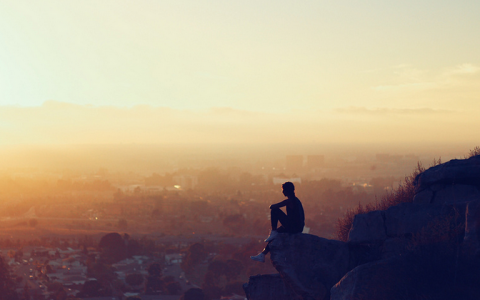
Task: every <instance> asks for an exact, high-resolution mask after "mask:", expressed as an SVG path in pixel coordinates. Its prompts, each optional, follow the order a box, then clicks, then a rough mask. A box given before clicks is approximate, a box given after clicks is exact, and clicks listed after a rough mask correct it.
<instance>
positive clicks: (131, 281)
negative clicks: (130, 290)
mask: <svg viewBox="0 0 480 300" xmlns="http://www.w3.org/2000/svg"><path fill="white" fill-rule="evenodd" d="M143 281H144V278H143V275H142V274H140V273H133V274H128V275H127V276H126V277H125V282H126V283H127V284H128V285H130V286H136V285H140V284H142V283H143Z"/></svg>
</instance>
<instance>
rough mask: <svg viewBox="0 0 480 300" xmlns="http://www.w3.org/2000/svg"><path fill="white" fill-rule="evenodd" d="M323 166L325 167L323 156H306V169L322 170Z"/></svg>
mask: <svg viewBox="0 0 480 300" xmlns="http://www.w3.org/2000/svg"><path fill="white" fill-rule="evenodd" d="M323 166H325V156H323V155H307V168H308V169H309V170H312V169H318V168H322V167H323Z"/></svg>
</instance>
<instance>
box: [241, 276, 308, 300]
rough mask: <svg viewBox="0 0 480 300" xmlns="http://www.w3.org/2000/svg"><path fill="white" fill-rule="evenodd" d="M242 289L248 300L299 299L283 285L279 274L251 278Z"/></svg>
mask: <svg viewBox="0 0 480 300" xmlns="http://www.w3.org/2000/svg"><path fill="white" fill-rule="evenodd" d="M243 289H244V291H245V294H246V296H247V299H249V300H265V299H272V300H273V299H276V300H292V299H296V298H297V299H301V298H299V297H298V296H297V295H296V294H295V292H293V290H292V289H291V288H290V287H288V286H286V285H285V282H284V281H283V279H282V278H281V277H280V274H267V275H256V276H251V277H250V280H249V281H248V283H245V284H244V285H243Z"/></svg>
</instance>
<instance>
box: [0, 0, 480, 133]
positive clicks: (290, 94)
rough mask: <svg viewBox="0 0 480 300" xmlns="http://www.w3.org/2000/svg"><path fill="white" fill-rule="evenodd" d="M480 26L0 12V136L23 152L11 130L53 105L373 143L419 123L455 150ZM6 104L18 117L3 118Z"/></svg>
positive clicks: (99, 8) (265, 5)
mask: <svg viewBox="0 0 480 300" xmlns="http://www.w3.org/2000/svg"><path fill="white" fill-rule="evenodd" d="M478 16H480V1H441V0H436V1H425V0H416V1H413V0H405V1H384V0H378V1H376V0H364V1H281V0H275V1H203V0H200V1H199V0H192V1H186V0H175V1H163V0H162V1H123V0H115V1H109V0H102V1H98V0H95V1H89V0H82V1H52V0H43V1H22V0H15V1H14V0H11V1H7V0H6V1H2V2H1V4H0V108H1V107H3V108H1V109H0V115H2V116H4V117H2V118H3V121H2V119H0V132H3V133H4V134H7V133H8V134H9V135H10V136H13V135H15V136H16V139H14V138H11V139H10V142H15V141H17V142H20V141H21V142H26V141H28V140H29V138H27V135H26V134H27V133H26V132H28V130H27V129H25V133H22V134H24V137H23V138H22V136H18V135H16V134H13V133H12V132H13V131H12V130H17V131H19V132H20V131H21V132H23V131H22V130H23V129H21V128H24V127H22V126H23V125H22V126H21V125H18V124H22V123H23V122H25V121H26V120H29V118H38V119H41V117H39V116H40V115H38V114H37V115H35V114H34V115H29V114H30V113H31V111H27V110H28V109H30V108H28V107H32V106H35V107H40V108H39V110H38V111H41V110H42V109H41V108H42V107H43V110H45V109H47V108H48V107H50V106H49V105H48V102H47V104H45V105H44V103H45V101H47V100H54V101H56V102H55V103H70V104H75V105H80V106H78V107H83V108H84V110H85V109H87V107H90V106H91V105H93V106H95V107H97V108H98V109H99V110H102V107H108V108H109V109H112V110H115V109H117V108H121V109H126V111H128V109H130V108H132V107H135V106H137V105H148V106H150V108H151V110H152V111H155V107H163V108H169V109H173V110H174V111H185V110H188V111H203V113H204V116H207V115H208V114H209V112H211V109H215V108H218V107H226V108H229V109H233V110H241V111H250V112H255V113H261V114H270V113H274V114H278V117H281V118H288V117H290V116H294V117H292V120H303V121H305V122H306V120H312V122H313V123H315V122H316V123H315V124H317V123H318V121H315V120H317V119H318V118H320V117H321V118H322V119H324V120H332V122H337V123H341V122H343V121H345V122H347V123H348V122H353V123H352V124H362V126H360V127H358V126H357V125H351V127H352V128H358V129H359V130H360V129H361V130H362V132H367V133H368V132H369V130H370V132H369V134H370V135H372V133H373V132H372V131H371V130H373V128H376V127H379V126H383V125H385V124H390V125H388V126H391V128H397V126H399V127H398V128H400V127H401V126H402V125H401V124H403V123H402V122H410V123H412V122H417V121H418V122H420V121H421V120H423V121H425V120H427V122H428V125H426V127H427V128H428V130H430V131H428V133H429V134H430V135H431V134H433V132H435V130H436V128H447V129H449V132H450V133H449V134H450V135H448V134H446V135H444V136H445V137H455V138H457V139H460V137H459V135H458V131H459V130H460V129H461V128H462V126H476V125H480V123H479V121H477V119H478V118H476V116H477V115H478V113H480V101H479V100H480V55H479V53H480V34H479V29H480V18H479V17H478ZM9 106H15V107H16V109H19V110H21V109H24V110H25V111H24V113H18V114H20V115H22V116H23V117H18V118H17V119H12V118H7V119H8V120H7V119H6V116H7V115H8V113H7V111H9V109H11V108H8V107H9ZM22 107H23V108H22ZM69 107H70V108H71V106H69ZM70 108H69V109H70ZM84 110H83V111H84ZM315 113H318V115H315ZM132 114H133V115H135V114H136V113H132ZM27 115H29V116H30V117H26V116H27ZM379 115H381V116H382V117H381V119H378V118H379V117H378V116H379ZM392 116H394V117H393V118H394V119H395V120H393V121H392V120H391V119H392ZM402 116H403V117H402ZM404 116H407V117H404ZM412 116H413V117H412ZM432 116H435V117H432ZM436 116H438V117H436ZM58 118H60V119H59V120H57V119H58ZM129 118H130V117H129ZM129 118H127V119H129ZM132 118H135V117H132ZM185 118H187V117H185ZM205 118H206V117H205ZM272 118H273V117H272ZM375 118H376V119H375ZM402 118H403V119H402ZM405 118H407V119H405ZM411 118H414V119H411ZM415 118H416V119H415ZM80 119H81V118H80ZM147 119H148V118H147ZM200 119H201V118H200ZM51 120H57V122H58V123H55V124H56V126H60V124H62V123H61V122H62V121H61V117H58V116H57V117H55V118H52V119H51ZM235 120H237V119H235ZM238 120H240V121H239V122H240V123H242V122H243V123H248V120H249V119H242V118H240V117H239V118H238ZM445 120H447V121H445ZM423 121H422V122H423ZM52 122H53V121H52ZM79 122H80V121H79ZM118 122H120V119H119V120H118ZM199 122H200V121H199ZM292 122H293V121H292ZM355 122H357V123H355ZM389 122H390V123H389ZM392 122H393V123H392ZM67 123H68V122H67ZM114 123H115V122H114ZM243 123H242V124H243ZM313 123H312V124H313ZM337 123H335V124H337ZM32 124H34V123H32ZM35 124H36V123H35ZM182 124H184V123H182ZM219 124H222V123H221V122H220V123H219ZM259 124H260V123H259ZM271 124H273V125H271V126H273V127H274V126H276V125H275V124H276V123H271ZM279 124H280V122H279ZM332 124H334V123H331V125H325V126H324V127H322V126H320V125H318V127H316V128H317V129H318V130H324V129H326V128H328V126H332ZM382 124H383V125H382ZM419 124H420V123H419ZM422 124H425V122H423V123H422ZM452 124H453V125H455V126H454V127H451V126H450V125H452ZM453 125H452V126H453ZM19 126H20V127H19ZM25 126H26V125H25ZM30 126H31V127H35V126H36V125H30ZM52 126H53V125H52ZM72 126H73V125H72ZM99 126H100V125H99ZM145 126H147V125H145ZM242 126H243V125H242ZM292 126H293V125H292ZM348 126H350V125H347V127H348ZM388 126H387V127H388ZM422 126H423V125H422ZM449 126H450V127H449ZM53 127H54V126H53ZM107 127H108V126H107ZM411 127H413V128H415V127H416V126H414V125H412V126H411ZM430 127H431V128H430ZM72 128H73V127H72ZM100 128H102V127H101V126H100ZM389 128H390V127H389ZM105 130H107V129H105ZM112 130H113V129H112ZM269 130H270V129H269ZM338 130H340V129H338ZM399 130H400V129H399ZM404 130H406V129H404ZM447 131H448V130H447ZM268 132H269V131H268ZM336 133H339V132H336ZM152 134H153V133H152ZM403 134H404V135H405V136H406V135H407V134H408V132H406V131H404V132H403ZM265 135H267V133H265ZM311 135H313V133H311V134H310V135H309V139H310V140H311V139H312V138H311V137H310V136H311ZM468 135H469V139H471V140H475V138H476V137H478V136H475V134H474V133H472V132H470V133H469V134H468ZM348 136H349V137H353V136H355V137H358V135H355V134H353V133H352V132H349V135H348ZM37 137H38V139H39V140H42V139H43V138H45V139H44V140H49V139H48V137H42V135H40V136H38V135H37ZM319 138H325V137H324V136H319ZM438 138H439V139H440V138H441V137H438ZM119 139H120V137H119ZM258 139H260V140H262V139H261V138H258ZM417 139H422V137H421V136H417ZM32 141H33V140H32ZM55 141H57V142H61V141H62V138H61V135H58V136H57V138H55ZM78 141H80V140H78ZM82 142H83V140H82Z"/></svg>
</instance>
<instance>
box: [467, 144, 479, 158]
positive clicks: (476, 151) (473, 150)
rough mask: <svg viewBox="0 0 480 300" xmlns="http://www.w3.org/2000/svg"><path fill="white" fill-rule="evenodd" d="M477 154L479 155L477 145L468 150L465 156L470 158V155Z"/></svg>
mask: <svg viewBox="0 0 480 300" xmlns="http://www.w3.org/2000/svg"><path fill="white" fill-rule="evenodd" d="M477 155H480V147H478V146H476V147H475V148H473V149H472V150H470V152H468V155H467V156H466V157H465V158H470V157H474V156H477Z"/></svg>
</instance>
